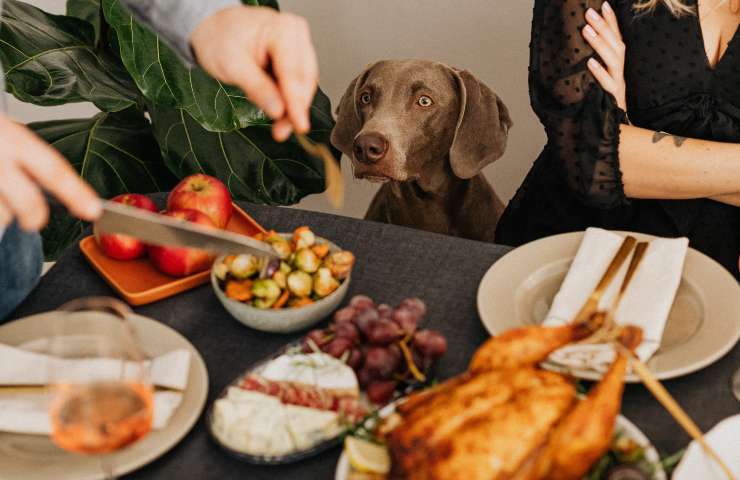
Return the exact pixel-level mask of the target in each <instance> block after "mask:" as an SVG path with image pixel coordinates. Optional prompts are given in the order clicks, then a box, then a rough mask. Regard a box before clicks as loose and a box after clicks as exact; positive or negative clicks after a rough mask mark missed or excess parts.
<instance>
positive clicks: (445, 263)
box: [13, 197, 740, 480]
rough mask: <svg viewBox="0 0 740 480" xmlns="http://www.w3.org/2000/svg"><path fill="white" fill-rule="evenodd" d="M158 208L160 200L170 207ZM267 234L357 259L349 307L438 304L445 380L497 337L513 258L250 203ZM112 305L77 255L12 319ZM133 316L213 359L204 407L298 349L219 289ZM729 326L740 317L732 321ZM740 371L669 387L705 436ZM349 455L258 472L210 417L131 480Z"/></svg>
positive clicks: (294, 474) (660, 429)
mask: <svg viewBox="0 0 740 480" xmlns="http://www.w3.org/2000/svg"><path fill="white" fill-rule="evenodd" d="M158 200H160V201H161V200H162V198H161V197H159V198H158ZM243 207H244V208H245V210H246V211H247V212H249V213H250V214H251V215H253V216H254V218H255V219H256V220H257V221H258V222H260V223H261V224H262V225H264V226H265V227H267V228H273V229H275V230H278V231H289V230H291V229H293V228H295V227H297V226H300V225H310V226H311V228H312V229H313V230H314V231H315V232H316V233H317V234H319V235H321V236H323V237H326V238H330V239H333V240H335V241H336V242H337V243H339V244H340V245H341V246H342V247H344V248H347V249H349V250H352V251H353V252H354V253H355V254H356V255H357V266H356V268H355V270H354V273H353V279H352V284H351V286H350V292H349V294H348V297H347V299H349V298H350V297H351V296H352V295H354V294H356V293H364V294H367V295H370V296H371V297H373V298H374V299H376V300H377V301H382V302H386V303H389V304H392V305H393V304H395V303H397V302H399V301H400V300H402V299H403V298H405V297H409V296H418V297H420V298H422V299H423V300H424V301H425V302H426V303H427V305H428V308H429V313H428V314H427V319H426V325H427V326H428V327H431V328H434V329H438V330H440V331H442V332H443V333H444V334H445V335H446V336H447V338H448V341H449V351H448V354H447V356H446V357H445V358H444V359H443V360H442V361H441V363H440V364H439V365H438V367H437V369H436V375H437V376H438V377H439V378H447V377H449V376H451V375H454V374H457V373H459V372H461V371H463V370H464V369H465V368H466V365H467V363H468V361H469V359H470V357H471V355H472V353H473V351H474V350H475V349H476V348H477V346H478V345H480V344H481V343H482V342H483V340H484V339H485V338H486V337H487V336H488V335H487V333H486V331H485V330H484V328H483V326H482V324H481V322H480V319H479V317H478V313H477V310H476V301H475V298H476V292H477V289H478V283H479V282H480V280H481V278H482V276H483V274H484V273H485V272H486V270H487V269H488V268H489V266H490V265H491V264H492V263H494V262H495V261H496V260H498V259H499V258H500V257H501V256H502V255H504V254H505V253H506V252H507V251H508V250H509V249H508V248H507V247H503V246H500V245H493V244H485V243H479V242H473V241H469V240H462V239H458V238H453V237H447V236H442V235H435V234H430V233H426V232H421V231H416V230H411V229H407V228H402V227H396V226H391V225H385V224H380V223H373V222H367V221H362V220H356V219H351V218H345V217H337V216H333V215H326V214H321V213H314V212H306V211H301V210H295V209H288V208H276V207H266V206H260V205H251V204H243ZM91 295H114V292H113V291H112V290H111V289H110V288H109V287H108V285H107V284H106V283H105V282H104V281H103V280H102V279H101V278H100V277H99V276H98V275H97V273H95V272H94V271H93V269H92V268H91V267H90V266H89V265H88V264H87V262H86V261H85V259H84V258H83V256H82V254H81V253H80V252H79V249H77V248H70V250H69V251H68V252H67V253H66V254H65V255H64V256H63V257H62V258H61V259H60V260H59V262H58V263H57V264H56V265H55V266H54V267H53V268H52V269H51V270H50V271H49V272H48V273H47V275H46V276H45V277H44V278H43V279H42V281H41V284H40V285H39V286H38V288H37V289H36V290H35V291H34V292H33V293H32V294H31V296H30V297H29V298H28V299H27V300H26V301H25V302H24V303H23V304H22V305H21V306H20V307H19V308H18V310H17V311H16V312H15V313H14V315H13V318H19V317H22V316H26V315H31V314H35V313H39V312H44V311H47V310H52V309H55V308H57V307H59V306H60V305H62V304H63V303H65V302H67V301H69V300H71V299H73V298H77V297H81V296H91ZM135 310H136V311H137V312H138V313H140V314H142V315H146V316H148V317H151V318H154V319H156V320H159V321H161V322H163V323H165V324H167V325H169V326H171V327H173V328H175V329H176V330H178V331H179V332H180V333H182V334H183V335H184V336H185V337H187V338H188V340H190V341H191V342H192V343H193V345H195V347H196V348H197V349H198V351H199V352H200V353H201V354H202V355H203V358H204V359H205V362H206V365H207V367H208V373H209V376H210V392H209V398H208V403H207V405H206V409H207V408H209V407H210V405H211V403H212V401H213V399H214V396H215V395H217V394H218V393H219V392H220V391H221V390H222V389H223V388H224V387H225V386H226V385H227V384H228V383H229V382H230V381H231V380H232V379H234V378H235V377H236V376H237V375H239V374H240V373H241V372H243V371H244V370H245V369H246V368H247V367H249V365H250V364H252V363H253V362H255V361H256V360H259V359H261V358H263V357H265V356H267V355H268V354H270V353H272V352H274V351H275V350H277V349H278V348H280V347H281V346H282V345H284V344H285V343H287V342H290V341H292V340H295V339H297V338H298V337H299V336H300V334H293V335H277V334H268V333H261V332H257V331H254V330H251V329H249V328H247V327H245V326H243V325H242V324H240V323H238V322H237V321H236V320H234V319H232V318H231V317H230V316H229V314H228V313H227V312H226V311H225V310H224V309H223V307H222V306H221V305H220V303H219V301H218V299H217V298H216V296H215V295H214V294H213V292H212V291H211V287H210V285H205V286H202V287H199V288H196V289H194V290H192V291H190V292H187V293H184V294H181V295H178V296H176V297H174V298H170V299H166V300H163V301H160V302H157V303H154V304H151V305H146V306H142V307H137V308H135ZM727 321H728V322H732V321H734V322H737V321H740V319H737V318H734V319H731V318H728V319H727ZM738 366H740V347H735V349H734V350H733V351H732V352H731V353H730V354H728V355H726V356H725V357H724V358H723V359H722V360H720V361H718V362H716V363H715V364H713V365H711V366H710V367H708V368H705V369H703V370H701V371H699V372H697V373H694V374H692V375H688V376H685V377H682V378H680V379H676V380H672V381H668V382H666V386H667V387H668V389H669V390H670V391H671V393H673V394H674V395H675V396H676V398H677V399H678V400H679V402H680V403H681V404H682V405H683V406H684V407H685V408H686V409H687V410H688V412H689V413H690V414H691V415H692V416H693V417H694V418H695V419H696V421H697V422H698V424H699V426H700V427H701V428H702V429H704V430H706V429H709V428H710V427H712V426H713V425H715V424H716V423H717V422H718V421H719V420H721V419H723V418H725V417H728V416H730V415H733V414H736V413H738V412H740V404H739V403H738V402H737V401H736V400H735V399H734V397H733V396H732V393H731V391H730V376H731V374H732V372H733V371H734V369H735V368H737V367H738ZM622 412H623V413H624V415H626V416H627V417H628V418H630V419H631V420H633V421H634V422H635V423H636V424H637V425H638V426H639V427H640V428H641V429H642V430H643V431H644V432H645V433H646V434H647V436H648V437H649V438H650V439H651V440H652V441H653V443H654V444H655V445H656V446H657V447H658V448H659V449H660V450H661V451H662V452H668V453H672V452H674V451H676V450H678V449H680V448H682V447H684V446H685V445H686V444H687V443H688V441H689V438H688V436H687V435H686V434H684V433H683V431H682V430H681V428H680V427H678V426H677V425H676V424H675V423H674V422H673V420H672V419H671V417H670V416H669V415H668V413H666V412H665V411H664V410H663V409H662V408H661V407H660V405H659V404H658V403H657V402H656V401H655V400H654V399H653V398H652V397H651V396H650V394H649V392H647V391H646V390H645V388H644V387H642V386H640V385H628V386H627V387H626V392H625V395H624V402H623V408H622ZM339 453H340V449H339V448H336V449H334V450H332V451H329V452H326V453H323V454H321V455H319V456H317V457H314V458H312V459H308V460H305V461H302V462H299V463H296V464H292V465H287V466H278V467H274V466H273V467H258V466H253V465H249V464H246V463H241V462H240V461H238V460H235V459H233V458H231V457H229V456H228V455H226V454H225V453H224V452H223V451H221V450H220V449H219V448H218V447H217V446H215V445H214V444H213V443H212V442H211V441H210V440H209V438H208V434H207V433H206V429H205V426H204V424H203V419H202V418H201V420H200V421H199V422H198V424H197V425H196V426H195V427H194V429H193V431H191V432H190V433H189V434H188V435H187V437H186V438H185V439H184V440H183V441H182V442H180V443H179V444H178V445H177V446H176V447H175V448H174V449H172V450H171V451H170V452H168V453H167V454H165V455H164V456H163V457H161V458H160V459H158V460H156V461H155V462H153V463H151V464H150V465H148V466H146V467H143V468H142V469H140V470H138V471H136V472H134V473H133V474H131V475H129V476H127V477H126V478H131V479H134V478H142V479H143V478H146V479H151V478H156V479H198V480H200V479H210V478H214V479H216V478H218V479H227V478H234V479H237V478H238V479H255V480H256V479H268V480H275V479H290V480H293V479H322V480H323V479H331V478H333V475H334V468H335V465H336V461H337V458H338V456H339Z"/></svg>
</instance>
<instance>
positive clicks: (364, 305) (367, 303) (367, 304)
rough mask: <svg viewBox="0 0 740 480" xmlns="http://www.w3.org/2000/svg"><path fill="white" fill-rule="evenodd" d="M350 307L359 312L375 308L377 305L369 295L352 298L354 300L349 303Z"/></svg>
mask: <svg viewBox="0 0 740 480" xmlns="http://www.w3.org/2000/svg"><path fill="white" fill-rule="evenodd" d="M349 305H350V306H351V307H353V308H354V309H355V310H357V311H358V312H359V311H362V310H367V309H368V308H372V307H374V306H375V303H373V299H372V298H370V297H368V296H367V295H355V296H354V297H352V300H350V301H349Z"/></svg>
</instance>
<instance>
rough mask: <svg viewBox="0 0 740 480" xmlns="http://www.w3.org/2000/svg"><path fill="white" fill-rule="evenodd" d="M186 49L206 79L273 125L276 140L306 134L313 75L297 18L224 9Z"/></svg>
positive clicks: (303, 26) (309, 48)
mask: <svg viewBox="0 0 740 480" xmlns="http://www.w3.org/2000/svg"><path fill="white" fill-rule="evenodd" d="M190 44H191V45H192V47H193V51H194V52H195V56H196V58H197V60H198V63H199V64H200V65H201V66H202V67H203V68H204V69H205V70H206V71H207V72H208V73H210V74H211V75H213V76H214V77H216V78H217V79H218V80H221V81H222V82H224V83H228V84H230V85H236V86H237V87H239V88H241V89H242V90H243V91H244V93H246V94H247V96H248V97H249V99H250V100H251V101H252V102H254V104H255V105H257V106H258V107H259V108H261V109H262V110H263V111H264V112H265V113H266V114H267V115H269V116H270V117H271V118H273V119H274V120H275V122H274V123H273V127H272V133H273V136H274V137H275V139H276V140H278V141H283V140H285V139H287V138H288V136H290V133H291V131H292V130H295V131H296V132H298V133H306V132H307V131H308V130H309V128H310V124H309V108H310V106H311V101H312V100H313V96H314V94H315V93H316V87H317V84H318V78H319V69H318V63H317V61H316V52H315V51H314V48H313V43H312V42H311V34H310V32H309V28H308V23H306V21H305V20H304V19H303V18H301V17H298V16H296V15H292V14H290V13H280V12H277V11H275V10H273V9H271V8H267V7H250V6H244V5H242V6H236V7H229V8H225V9H223V10H221V11H219V12H217V13H214V14H213V15H211V16H210V17H208V18H206V19H205V20H204V21H203V22H202V23H201V24H200V25H199V26H198V27H197V28H196V29H195V31H194V32H193V34H192V35H191V37H190Z"/></svg>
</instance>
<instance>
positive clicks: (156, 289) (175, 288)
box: [80, 204, 265, 305]
mask: <svg viewBox="0 0 740 480" xmlns="http://www.w3.org/2000/svg"><path fill="white" fill-rule="evenodd" d="M226 230H229V231H231V232H236V233H241V234H244V235H249V236H253V235H256V234H257V233H260V232H264V231H265V229H264V228H262V226H261V225H260V224H258V223H257V222H256V221H255V220H254V219H253V218H252V217H250V216H249V214H247V212H245V211H244V210H242V209H241V208H239V206H237V205H236V204H234V213H233V215H232V216H231V220H229V224H228V225H226ZM80 250H81V251H82V254H83V255H85V258H87V261H88V262H90V265H92V267H93V268H94V269H95V270H96V271H97V272H98V273H99V274H100V275H101V276H102V277H103V278H104V279H105V281H106V282H108V285H110V286H111V287H112V288H113V290H115V291H116V292H118V294H119V295H120V296H121V298H123V299H124V300H125V301H126V302H128V303H129V304H130V305H145V304H147V303H152V302H156V301H158V300H162V299H163V298H167V297H171V296H173V295H177V294H178V293H181V292H184V291H186V290H190V289H191V288H195V287H197V286H199V285H203V284H204V283H208V281H209V279H210V275H211V273H210V270H206V271H205V272H200V273H196V274H194V275H190V276H188V277H183V278H175V277H170V276H169V275H165V274H164V273H161V272H159V271H158V270H156V269H155V268H154V267H153V266H152V264H151V263H149V260H148V259H147V258H146V257H145V258H140V259H138V260H130V261H120V260H114V259H112V258H110V257H108V256H106V255H105V254H104V253H103V251H102V250H101V249H100V247H98V244H97V242H96V241H95V237H94V236H92V235H90V236H88V237H85V238H83V239H82V240H80Z"/></svg>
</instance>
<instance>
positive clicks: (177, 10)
mask: <svg viewBox="0 0 740 480" xmlns="http://www.w3.org/2000/svg"><path fill="white" fill-rule="evenodd" d="M121 3H122V4H123V5H124V6H126V7H127V8H128V9H129V10H130V11H131V13H133V15H134V16H135V17H136V18H137V19H138V20H140V21H142V22H144V23H145V24H147V25H149V26H150V27H151V28H152V29H153V30H154V31H155V32H156V33H157V34H158V35H159V36H160V37H161V38H162V39H163V40H165V41H166V42H167V43H168V44H169V45H170V46H172V47H174V48H175V50H176V51H177V52H178V53H179V54H180V56H181V57H182V59H183V60H185V62H187V63H188V64H190V65H193V64H194V63H195V58H194V57H193V52H192V50H191V49H190V35H191V34H192V33H193V31H194V30H195V28H196V27H197V26H198V25H200V23H201V22H202V21H203V20H205V19H206V18H207V17H209V16H210V15H212V14H214V13H216V12H217V11H219V10H222V9H224V8H226V7H232V6H235V5H241V2H239V0H121Z"/></svg>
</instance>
